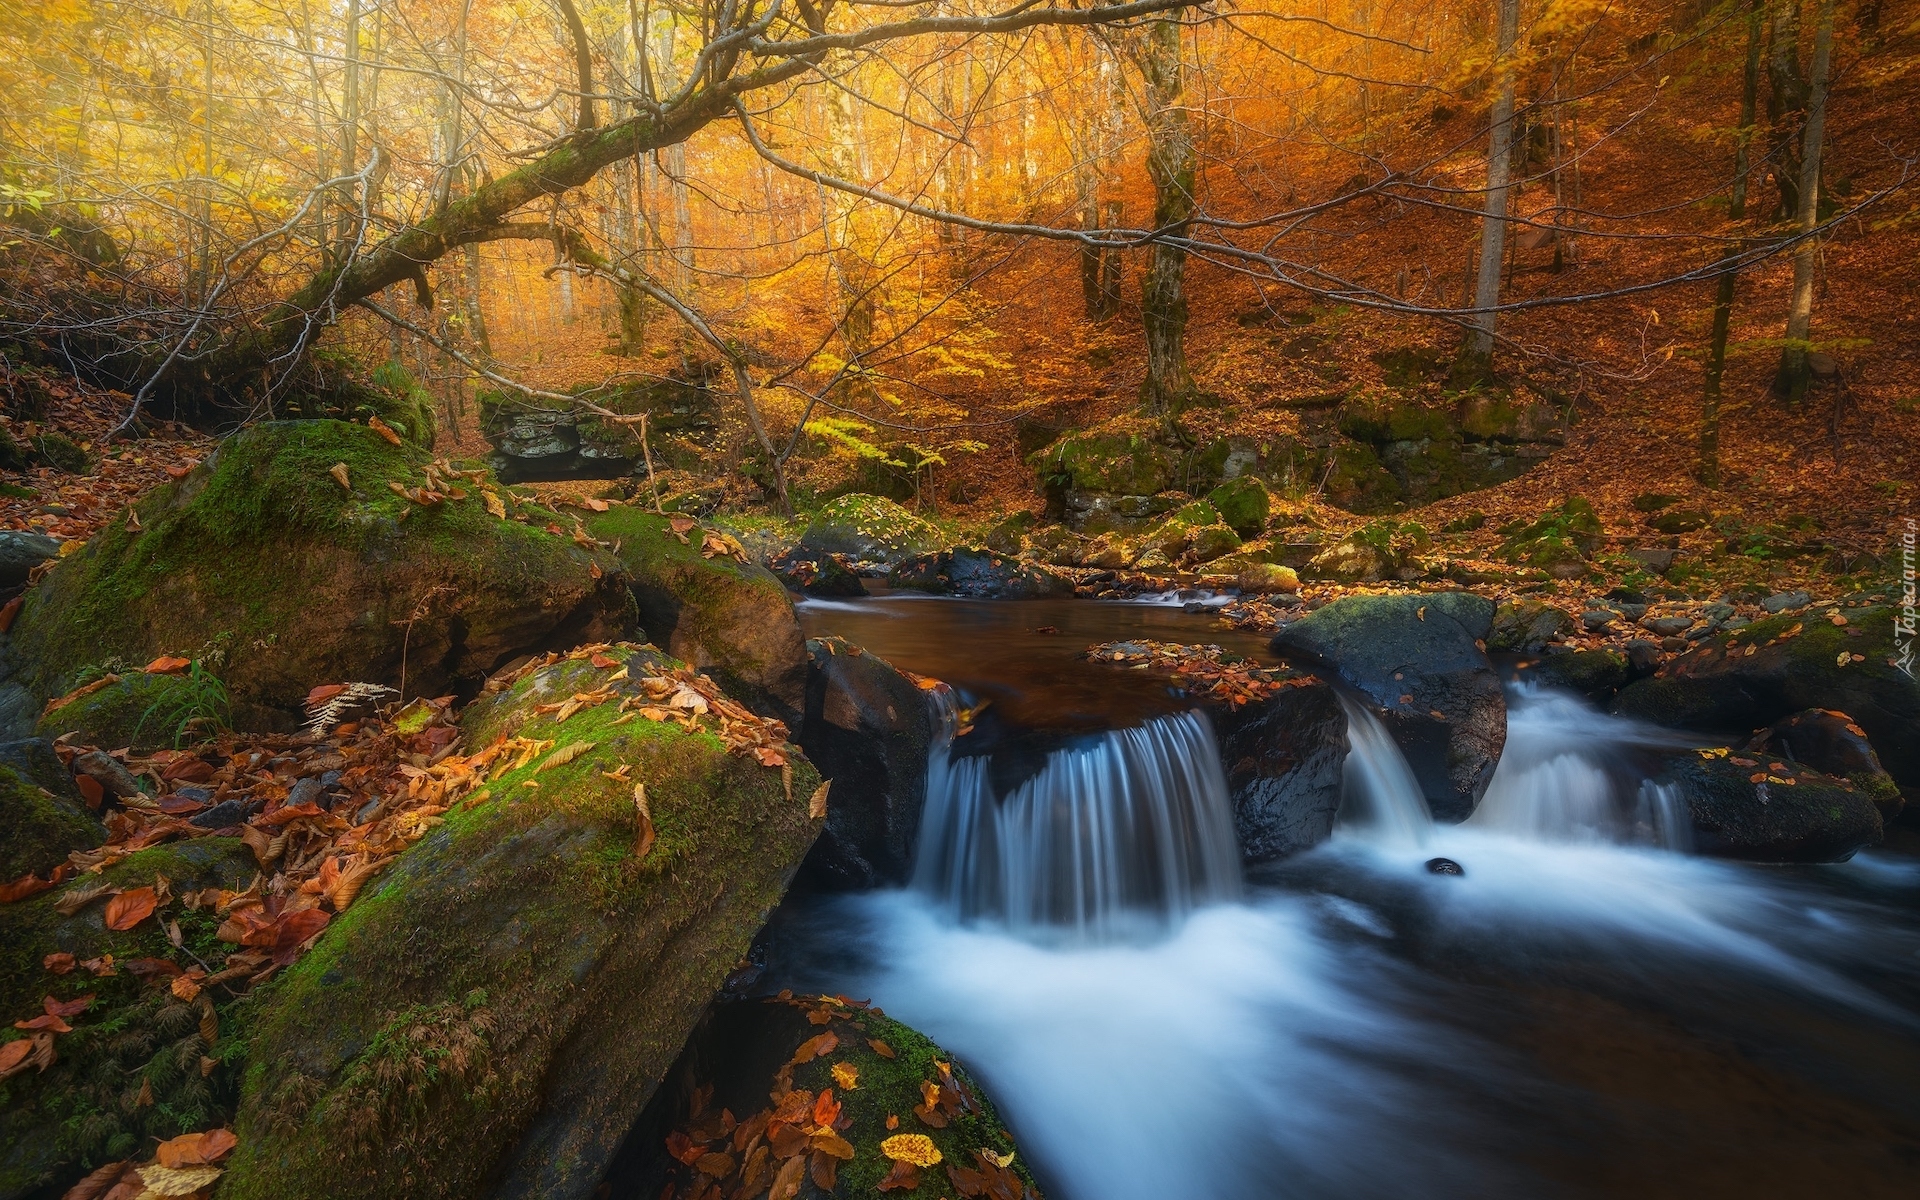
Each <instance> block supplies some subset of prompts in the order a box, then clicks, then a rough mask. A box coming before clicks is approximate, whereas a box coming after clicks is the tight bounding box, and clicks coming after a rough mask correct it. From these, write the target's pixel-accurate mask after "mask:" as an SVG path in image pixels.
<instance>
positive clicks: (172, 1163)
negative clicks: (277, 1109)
mask: <svg viewBox="0 0 1920 1200" xmlns="http://www.w3.org/2000/svg"><path fill="white" fill-rule="evenodd" d="M239 1144H240V1139H239V1138H237V1137H235V1136H234V1135H233V1133H232V1131H230V1130H226V1129H209V1130H207V1131H205V1132H204V1133H183V1134H181V1135H180V1136H179V1137H177V1138H170V1139H168V1140H167V1141H164V1142H161V1143H160V1144H159V1145H158V1146H156V1147H155V1148H154V1152H153V1156H154V1159H155V1161H157V1162H158V1163H159V1164H160V1165H161V1166H163V1167H168V1168H171V1169H173V1170H179V1169H181V1168H183V1167H205V1166H211V1165H213V1164H214V1163H217V1162H219V1161H220V1160H221V1159H223V1158H225V1157H226V1156H227V1155H229V1154H231V1153H233V1148H234V1147H235V1146H237V1145H239Z"/></svg>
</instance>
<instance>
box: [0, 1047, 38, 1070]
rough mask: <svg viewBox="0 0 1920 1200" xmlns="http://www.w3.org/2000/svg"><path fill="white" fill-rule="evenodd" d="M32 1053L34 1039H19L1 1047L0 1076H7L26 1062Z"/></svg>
mask: <svg viewBox="0 0 1920 1200" xmlns="http://www.w3.org/2000/svg"><path fill="white" fill-rule="evenodd" d="M32 1053H33V1039H32V1038H19V1039H17V1040H15V1041H11V1042H8V1043H6V1044H5V1045H3V1046H0V1076H5V1075H6V1074H7V1073H8V1072H9V1071H11V1070H13V1069H14V1068H15V1067H17V1066H19V1065H20V1064H21V1063H23V1062H25V1061H26V1060H27V1055H29V1054H32Z"/></svg>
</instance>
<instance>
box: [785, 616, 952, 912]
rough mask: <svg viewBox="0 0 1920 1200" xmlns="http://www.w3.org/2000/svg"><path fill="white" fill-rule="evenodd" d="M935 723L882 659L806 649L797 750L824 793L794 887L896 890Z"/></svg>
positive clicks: (825, 646)
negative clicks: (816, 830) (823, 808)
mask: <svg viewBox="0 0 1920 1200" xmlns="http://www.w3.org/2000/svg"><path fill="white" fill-rule="evenodd" d="M935 725H936V722H935V719H934V714H933V710H932V706H931V705H930V704H929V703H928V700H927V693H926V692H924V691H923V690H921V689H920V688H919V687H918V686H916V685H915V684H914V682H913V681H912V680H911V679H909V678H907V677H906V676H905V675H903V674H901V673H900V672H899V671H897V670H895V669H894V668H893V666H892V665H891V664H889V663H888V662H887V661H886V660H885V659H882V658H880V657H879V656H877V655H873V654H868V653H866V652H865V651H864V650H862V649H861V648H860V647H858V646H855V645H853V644H852V643H850V642H847V641H844V640H842V639H840V638H815V639H812V640H810V641H808V643H807V704H806V716H805V718H804V719H803V720H802V721H801V724H800V733H799V742H800V745H801V746H802V747H803V748H804V749H805V750H806V752H807V758H808V759H809V760H810V761H812V762H813V764H814V765H815V766H816V767H818V768H819V770H820V773H821V774H822V775H824V776H826V777H827V778H828V779H829V780H831V781H832V783H833V786H832V789H831V790H830V792H829V793H828V799H827V827H826V829H825V830H824V831H823V832H822V833H821V835H820V840H819V841H818V842H816V843H815V844H814V847H813V850H812V852H811V853H809V854H808V855H807V861H806V865H805V866H804V867H803V869H802V877H803V878H804V879H806V880H807V881H808V882H809V883H811V884H813V885H815V886H821V887H827V888H832V889H841V888H848V889H858V888H870V887H880V886H886V885H890V884H901V883H905V882H906V879H907V874H908V871H909V870H910V869H911V867H912V865H913V846H914V840H915V835H916V834H917V833H918V831H919V828H920V811H921V808H922V807H923V806H924V804H925V801H926V791H927V755H928V751H929V749H930V748H931V746H932V744H933V739H934V736H935V734H936V732H937V730H936V728H935Z"/></svg>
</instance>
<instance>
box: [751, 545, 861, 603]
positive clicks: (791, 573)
mask: <svg viewBox="0 0 1920 1200" xmlns="http://www.w3.org/2000/svg"><path fill="white" fill-rule="evenodd" d="M767 567H768V569H769V570H771V571H772V572H773V573H774V574H775V575H778V576H779V577H780V580H781V582H783V583H785V584H786V585H787V586H788V587H789V588H792V589H793V590H794V591H796V592H803V593H805V594H806V595H809V596H821V597H828V598H831V597H846V596H864V595H866V594H867V589H866V585H864V584H862V583H861V582H860V576H859V575H858V574H857V573H855V571H854V569H853V563H852V561H851V560H850V559H848V557H847V556H846V555H844V554H828V553H826V552H825V551H822V550H809V549H807V548H805V547H803V546H796V547H794V548H793V549H791V550H788V551H785V552H784V553H781V554H777V555H775V556H774V557H773V558H772V559H770V560H769V561H768V563H767Z"/></svg>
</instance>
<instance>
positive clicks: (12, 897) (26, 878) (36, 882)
mask: <svg viewBox="0 0 1920 1200" xmlns="http://www.w3.org/2000/svg"><path fill="white" fill-rule="evenodd" d="M52 886H53V880H51V879H42V878H40V877H39V876H38V875H35V874H34V873H33V872H32V871H28V872H27V873H26V874H25V875H22V876H21V877H20V878H18V879H15V880H12V881H10V882H7V883H0V904H12V903H13V902H14V901H16V900H25V899H26V898H27V897H28V896H35V895H38V894H40V893H41V892H44V891H46V890H47V889H48V888H50V887H52ZM54 905H55V907H56V908H57V907H58V906H59V901H55V902H54Z"/></svg>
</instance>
